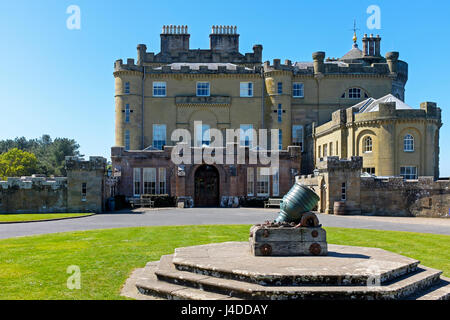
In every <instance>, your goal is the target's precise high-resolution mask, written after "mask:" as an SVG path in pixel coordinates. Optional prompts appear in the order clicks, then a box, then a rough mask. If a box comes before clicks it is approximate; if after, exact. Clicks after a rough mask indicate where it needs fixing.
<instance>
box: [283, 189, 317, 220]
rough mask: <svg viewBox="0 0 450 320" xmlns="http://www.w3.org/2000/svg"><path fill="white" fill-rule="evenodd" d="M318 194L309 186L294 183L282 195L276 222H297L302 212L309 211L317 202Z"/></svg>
mask: <svg viewBox="0 0 450 320" xmlns="http://www.w3.org/2000/svg"><path fill="white" fill-rule="evenodd" d="M319 199H320V198H319V196H318V195H317V194H316V193H315V192H314V191H312V190H311V189H310V188H309V187H306V186H303V185H301V184H299V183H297V182H296V183H294V185H293V186H292V188H291V190H289V192H288V193H287V194H286V195H285V196H284V197H283V201H282V202H281V204H280V214H279V215H278V218H277V219H276V220H275V221H276V222H294V223H299V222H300V220H301V218H302V215H303V213H305V212H308V211H311V210H312V209H313V208H314V207H315V206H316V205H317V203H318V202H319Z"/></svg>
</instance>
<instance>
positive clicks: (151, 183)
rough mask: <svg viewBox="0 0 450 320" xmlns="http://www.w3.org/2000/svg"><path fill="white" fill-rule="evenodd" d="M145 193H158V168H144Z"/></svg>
mask: <svg viewBox="0 0 450 320" xmlns="http://www.w3.org/2000/svg"><path fill="white" fill-rule="evenodd" d="M143 175H144V194H156V168H144V174H143Z"/></svg>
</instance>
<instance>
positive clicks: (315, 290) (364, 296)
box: [123, 242, 450, 300]
mask: <svg viewBox="0 0 450 320" xmlns="http://www.w3.org/2000/svg"><path fill="white" fill-rule="evenodd" d="M440 275H441V271H439V270H435V269H431V268H427V267H425V266H421V265H419V261H417V260H414V259H411V258H407V257H404V256H401V255H398V254H395V253H392V252H388V251H385V250H382V249H376V248H362V247H351V246H338V245H328V255H327V256H297V257H273V256H255V255H253V254H252V253H251V250H250V248H249V245H248V242H225V243H216V244H208V245H201V246H194V247H186V248H178V249H176V250H175V254H173V255H166V256H162V257H161V260H160V261H158V262H150V263H148V264H147V266H146V267H145V268H143V269H139V270H136V271H135V272H134V273H133V275H132V276H131V277H130V279H128V281H127V283H126V285H125V286H124V288H128V289H127V290H124V291H123V294H124V295H126V296H128V297H133V298H137V299H148V298H150V297H159V298H163V299H183V300H206V299H207V300H234V299H254V300H273V299H277V300H286V299H293V300H310V299H323V300H330V299H341V300H342V299H344V300H397V299H414V300H415V299H417V300H422V299H425V300H438V299H449V298H450V282H449V280H450V279H448V278H445V277H441V276H440ZM133 287H134V288H135V289H134V291H133V290H131V289H130V288H133Z"/></svg>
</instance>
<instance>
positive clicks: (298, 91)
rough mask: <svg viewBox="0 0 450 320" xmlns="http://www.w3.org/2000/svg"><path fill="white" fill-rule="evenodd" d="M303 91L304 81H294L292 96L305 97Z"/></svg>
mask: <svg viewBox="0 0 450 320" xmlns="http://www.w3.org/2000/svg"><path fill="white" fill-rule="evenodd" d="M303 94H304V92H303V83H300V82H294V83H293V85H292V96H293V97H294V98H303V97H304V95H303Z"/></svg>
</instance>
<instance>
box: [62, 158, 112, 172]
mask: <svg viewBox="0 0 450 320" xmlns="http://www.w3.org/2000/svg"><path fill="white" fill-rule="evenodd" d="M65 162H66V164H65V168H66V170H68V171H73V170H85V171H94V170H105V169H106V159H105V158H103V157H89V160H84V158H80V157H66V159H65Z"/></svg>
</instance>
